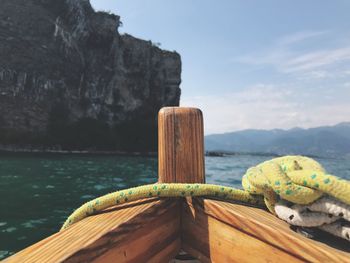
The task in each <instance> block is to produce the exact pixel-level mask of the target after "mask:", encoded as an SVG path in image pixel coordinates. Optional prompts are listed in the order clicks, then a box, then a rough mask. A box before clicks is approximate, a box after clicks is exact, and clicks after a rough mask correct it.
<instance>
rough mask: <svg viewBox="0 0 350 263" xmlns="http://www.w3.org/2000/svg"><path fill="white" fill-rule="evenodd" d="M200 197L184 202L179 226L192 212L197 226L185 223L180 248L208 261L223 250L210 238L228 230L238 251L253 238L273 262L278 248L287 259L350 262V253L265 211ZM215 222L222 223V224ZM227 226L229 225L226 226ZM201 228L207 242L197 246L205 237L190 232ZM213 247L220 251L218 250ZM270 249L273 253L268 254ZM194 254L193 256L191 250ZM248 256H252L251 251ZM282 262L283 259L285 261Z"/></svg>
mask: <svg viewBox="0 0 350 263" xmlns="http://www.w3.org/2000/svg"><path fill="white" fill-rule="evenodd" d="M201 200H202V199H196V200H195V201H194V202H193V203H191V202H189V201H188V202H187V205H188V208H187V210H186V211H187V212H186V214H185V219H182V225H183V226H184V222H187V221H189V222H191V218H190V217H189V213H191V215H192V222H196V223H197V226H196V225H194V224H192V225H191V224H190V225H185V229H184V230H183V231H182V232H183V235H185V236H183V237H182V239H183V242H184V243H185V244H183V248H185V247H190V248H191V249H193V250H198V251H199V252H200V253H202V254H203V255H204V256H206V257H208V258H211V260H213V256H214V255H216V253H219V252H222V251H223V249H222V247H223V246H220V247H217V246H215V242H214V243H212V241H213V240H214V241H215V240H217V238H216V237H215V235H218V236H219V237H221V236H223V234H222V233H219V232H220V231H224V232H225V231H226V232H227V231H229V232H231V234H232V235H234V238H235V240H236V241H237V244H239V246H238V247H237V249H238V252H239V251H243V250H244V249H245V248H246V247H245V242H248V241H243V240H248V239H249V240H250V239H251V238H253V239H254V240H255V242H256V244H259V246H261V248H264V249H263V250H261V249H259V246H258V247H255V248H254V250H255V251H259V255H260V259H261V260H262V258H263V257H264V256H265V255H269V259H270V260H272V261H275V260H277V259H278V258H279V257H278V254H274V253H276V249H278V250H279V251H280V252H281V253H285V254H287V256H286V258H288V257H289V258H290V257H292V258H293V257H295V260H298V259H301V260H303V261H311V262H350V253H346V252H344V251H341V250H338V249H335V248H332V247H330V246H327V245H325V244H323V243H320V242H317V241H314V240H311V239H308V238H306V237H304V236H302V235H300V234H297V233H295V232H294V231H292V230H290V228H289V225H288V224H287V223H285V222H283V221H282V220H279V219H278V218H276V217H275V216H274V215H272V214H270V213H268V212H267V211H265V210H262V209H259V208H254V207H248V206H244V205H239V204H232V203H227V202H222V201H216V200H209V199H205V200H202V201H201ZM189 211H191V212H189ZM203 214H205V215H206V216H207V222H206V221H205V220H204V219H203V218H204V216H203ZM193 218H194V219H195V221H194V219H193ZM218 222H221V224H220V223H218ZM222 224H224V225H222ZM211 225H213V227H214V230H213V229H211ZM216 226H217V227H216ZM219 226H220V227H221V230H220V228H219ZM226 226H229V228H227V227H226ZM200 227H202V228H204V229H205V227H208V236H209V237H208V243H209V245H206V244H205V243H204V244H201V245H198V244H200V243H199V242H202V243H203V240H205V238H206V236H205V235H204V236H203V237H202V238H200V240H196V239H193V235H194V234H195V233H196V232H197V231H199V233H204V232H205V230H203V229H200ZM191 229H196V230H193V232H192V233H194V234H192V235H190V236H186V232H188V231H191ZM230 229H231V230H230ZM239 240H242V241H239ZM217 242H219V241H217ZM220 242H221V241H220ZM231 245H232V247H231V248H230V247H227V251H226V253H230V251H231V250H232V251H233V250H234V249H235V246H236V244H231ZM205 246H207V250H204V251H203V250H200V248H201V247H205ZM208 247H209V248H208ZM252 248H253V246H252ZM216 249H219V250H220V251H219V252H217V251H216ZM252 250H253V249H252ZM190 251H191V250H190V249H188V252H189V253H193V252H190ZM198 251H197V252H198ZM208 251H209V252H208ZM248 252H249V251H248ZM271 252H272V254H269V253H271ZM213 253H214V254H213ZM250 253H251V252H250ZM193 255H194V256H196V254H194V253H193ZM237 255H240V254H237ZM247 255H251V256H255V255H254V254H247ZM252 259H253V258H252ZM293 260H294V259H293ZM281 262H286V260H283V261H281Z"/></svg>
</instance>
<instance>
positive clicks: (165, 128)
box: [158, 107, 205, 183]
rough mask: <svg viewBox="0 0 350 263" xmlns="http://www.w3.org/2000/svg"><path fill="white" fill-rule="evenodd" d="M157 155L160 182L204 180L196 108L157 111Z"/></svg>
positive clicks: (199, 119)
mask: <svg viewBox="0 0 350 263" xmlns="http://www.w3.org/2000/svg"><path fill="white" fill-rule="evenodd" d="M158 158H159V161H158V166H159V169H158V173H159V175H158V179H159V180H158V181H159V182H160V183H204V182H205V174H204V133H203V116H202V112H201V111H200V110H199V109H195V108H181V107H166V108H162V109H161V110H160V112H159V115H158Z"/></svg>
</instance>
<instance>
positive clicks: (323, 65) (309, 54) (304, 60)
mask: <svg viewBox="0 0 350 263" xmlns="http://www.w3.org/2000/svg"><path fill="white" fill-rule="evenodd" d="M326 36H328V34H326V32H325V31H315V32H313V31H309V32H298V33H295V34H292V35H288V36H285V37H282V38H280V39H277V40H276V43H275V44H274V45H273V46H272V47H270V48H268V49H265V50H261V51H259V52H258V53H254V54H248V55H245V56H242V57H238V58H236V59H234V62H239V63H243V64H248V65H258V66H271V67H273V68H274V69H276V70H277V71H279V72H280V73H287V74H304V75H306V74H310V76H309V77H310V78H313V77H316V78H319V77H322V78H324V77H326V75H324V74H323V75H322V76H321V75H319V74H318V75H315V72H321V71H323V72H324V71H325V70H327V71H334V70H336V69H337V67H339V66H341V65H343V66H344V63H345V64H348V63H350V45H346V46H342V47H333V48H321V46H322V44H321V43H326V42H327V43H329V39H328V40H325V39H322V41H319V43H320V44H318V45H316V46H318V48H314V49H312V50H308V51H306V50H305V49H302V50H301V49H300V48H299V49H298V48H296V47H295V45H296V44H303V43H304V42H305V41H306V40H312V39H314V38H316V37H317V38H320V37H326ZM328 38H329V36H328ZM314 46H315V44H314ZM327 76H330V74H328V75H327Z"/></svg>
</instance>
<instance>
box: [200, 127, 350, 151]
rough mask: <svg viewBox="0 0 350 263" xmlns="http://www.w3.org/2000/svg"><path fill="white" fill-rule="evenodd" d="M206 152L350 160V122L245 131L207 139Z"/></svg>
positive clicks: (216, 135)
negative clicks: (306, 156) (308, 127)
mask: <svg viewBox="0 0 350 263" xmlns="http://www.w3.org/2000/svg"><path fill="white" fill-rule="evenodd" d="M205 148H206V150H207V151H229V152H238V153H273V154H279V155H286V154H302V155H311V156H319V157H337V158H338V157H348V158H350V122H344V123H340V124H337V125H335V126H323V127H317V128H311V129H302V128H293V129H290V130H281V129H274V130H243V131H237V132H230V133H224V134H212V135H208V136H205Z"/></svg>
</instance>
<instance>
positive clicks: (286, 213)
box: [61, 156, 350, 240]
mask: <svg viewBox="0 0 350 263" xmlns="http://www.w3.org/2000/svg"><path fill="white" fill-rule="evenodd" d="M242 185H243V188H244V190H240V189H235V188H232V187H226V186H219V185H212V184H176V183H170V184H151V185H144V186H139V187H134V188H130V189H126V190H121V191H117V192H114V193H110V194H107V195H104V196H102V197H98V198H96V199H94V200H92V201H89V202H87V203H85V204H83V205H82V206H81V207H80V208H78V209H77V210H76V211H75V212H74V213H73V214H72V215H71V216H69V217H68V219H67V220H66V222H65V223H64V225H63V226H62V228H61V230H64V229H67V228H68V227H69V226H71V225H72V224H74V223H76V222H78V221H80V220H82V219H83V218H85V217H87V216H90V215H93V214H96V213H97V212H99V211H101V210H104V209H106V208H108V207H111V206H114V205H117V204H123V203H126V202H130V201H134V200H138V199H142V198H147V197H189V196H193V197H199V196H205V197H216V198H222V199H226V200H236V201H241V202H245V203H250V204H257V205H263V204H265V205H266V207H267V208H268V210H269V211H270V212H271V213H273V214H275V215H277V216H278V217H279V218H281V219H283V220H285V221H287V222H288V223H290V224H292V225H298V226H306V227H308V226H312V227H319V228H321V229H322V230H324V231H328V232H330V233H332V234H334V235H337V236H340V237H342V238H345V239H348V240H350V223H349V221H350V182H349V181H347V180H344V179H341V178H339V177H336V176H333V175H330V174H327V173H326V172H325V170H324V169H323V167H322V166H321V165H320V164H319V163H318V162H316V161H315V160H313V159H311V158H308V157H304V156H285V157H279V158H275V159H272V160H269V161H266V162H263V163H261V164H259V165H257V166H255V167H251V168H249V169H248V170H247V172H246V174H245V175H244V176H243V178H242Z"/></svg>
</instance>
